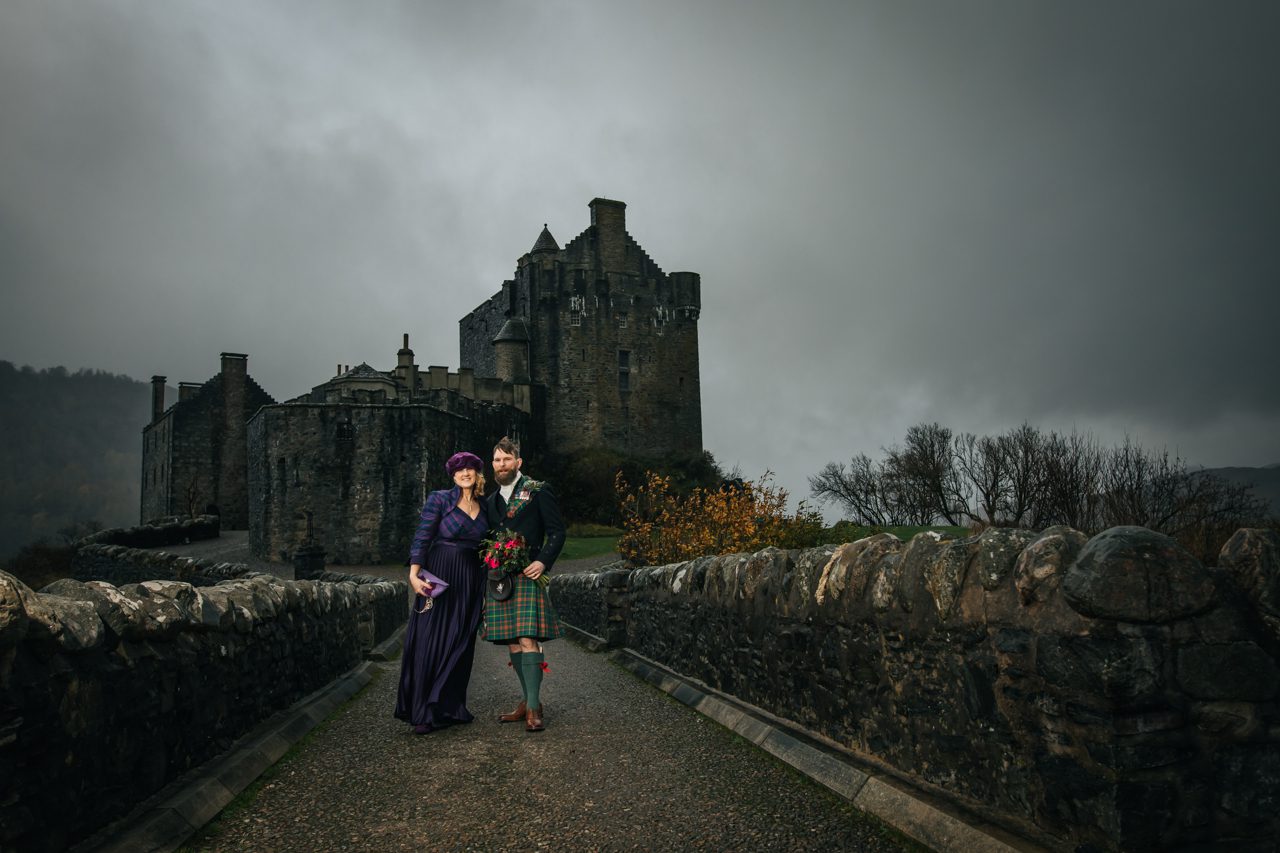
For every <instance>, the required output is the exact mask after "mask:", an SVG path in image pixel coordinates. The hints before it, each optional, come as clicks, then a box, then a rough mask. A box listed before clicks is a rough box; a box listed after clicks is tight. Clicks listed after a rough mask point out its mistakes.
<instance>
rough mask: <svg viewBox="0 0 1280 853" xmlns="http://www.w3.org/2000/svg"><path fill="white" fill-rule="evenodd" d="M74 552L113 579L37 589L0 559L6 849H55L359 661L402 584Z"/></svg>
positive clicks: (388, 627) (122, 550) (396, 611)
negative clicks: (291, 577)
mask: <svg viewBox="0 0 1280 853" xmlns="http://www.w3.org/2000/svg"><path fill="white" fill-rule="evenodd" d="M74 565H75V570H76V572H77V574H78V575H79V576H80V577H84V578H92V577H109V578H111V579H112V580H113V583H114V584H118V586H117V585H113V583H108V582H106V581H104V580H88V581H87V582H85V581H83V580H77V579H71V578H68V579H64V580H59V581H56V582H55V583H53V584H51V585H49V586H48V587H46V588H45V589H43V590H41V591H40V592H33V591H32V590H31V589H29V588H27V587H26V586H25V585H23V584H22V583H21V582H20V581H18V580H17V579H16V578H14V577H12V576H10V575H8V574H5V573H3V572H0V849H4V850H11V849H15V850H61V849H65V847H66V846H68V845H69V844H71V843H74V842H76V841H77V840H79V839H81V838H84V837H86V836H88V835H90V834H91V833H92V832H94V831H95V830H97V829H98V828H100V827H102V826H104V825H106V824H107V823H110V822H111V821H112V820H115V819H117V818H120V817H122V816H123V815H125V814H127V813H128V812H129V810H130V809H131V808H132V807H133V806H134V805H135V804H137V803H139V802H140V801H142V800H143V799H145V798H146V797H148V796H149V795H151V794H152V793H154V792H155V791H157V790H159V789H160V788H161V787H162V786H164V785H165V784H166V783H167V782H169V781H170V780H172V779H174V778H175V777H177V776H179V775H181V774H182V773H183V772H185V771H187V770H188V769H190V768H192V767H195V766H196V765H198V764H200V763H202V762H204V761H206V760H208V759H210V758H212V757H214V756H216V755H219V754H221V753H222V752H224V751H226V750H227V749H228V747H229V746H230V745H231V744H232V742H234V741H235V740H236V738H238V737H240V736H241V735H243V734H244V733H245V732H247V731H248V730H250V729H251V728H252V727H253V726H254V725H256V724H257V723H259V722H261V721H262V720H263V719H265V718H267V717H269V716H270V715H271V714H273V713H275V712H277V711H280V710H282V709H284V708H286V707H288V706H289V705H291V704H292V703H293V702H295V701H297V700H298V699H300V698H301V697H303V696H305V695H307V694H309V693H311V692H313V691H315V690H317V689H319V688H321V687H323V686H325V685H327V684H328V683H330V682H331V681H333V680H334V679H336V678H338V677H339V676H341V675H343V674H344V673H346V672H348V671H349V670H351V669H352V668H353V667H355V666H356V665H358V664H359V663H360V662H361V660H362V659H363V656H364V652H365V651H366V650H367V649H369V648H370V647H372V646H373V645H374V644H375V643H376V642H378V641H379V640H381V639H383V638H385V637H387V636H389V635H390V634H391V633H392V632H393V631H394V630H396V628H398V627H399V625H401V624H402V623H403V621H404V618H405V612H406V609H405V601H406V599H407V595H408V590H407V585H406V584H405V583H404V582H389V581H384V580H379V579H376V578H370V577H364V576H350V575H338V574H332V573H325V574H323V575H321V576H320V578H319V579H318V580H314V581H310V580H304V581H287V580H281V579H279V578H276V577H274V576H271V575H264V574H258V573H254V572H250V571H248V570H247V569H246V568H245V567H244V566H241V565H237V564H227V563H221V564H220V563H212V562H208V561H200V560H191V559H188V558H182V557H173V556H172V555H161V554H156V553H153V552H146V551H136V550H133V549H130V548H127V547H124V546H122V545H85V546H83V547H81V548H80V549H79V553H78V554H77V555H76V558H75V564H74ZM144 575H149V576H150V577H149V578H147V579H146V580H143V581H141V582H134V581H135V580H136V579H139V578H142V577H143V576H144ZM179 578H181V580H180V579H179ZM220 578H227V579H220Z"/></svg>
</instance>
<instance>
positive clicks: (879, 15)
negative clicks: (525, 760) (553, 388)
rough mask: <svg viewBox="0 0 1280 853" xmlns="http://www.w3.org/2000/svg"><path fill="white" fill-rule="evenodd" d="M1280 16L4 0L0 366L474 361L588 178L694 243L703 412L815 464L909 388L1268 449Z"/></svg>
mask: <svg viewBox="0 0 1280 853" xmlns="http://www.w3.org/2000/svg"><path fill="white" fill-rule="evenodd" d="M1277 36H1280V12H1277V11H1276V7H1275V6H1274V5H1273V4H1263V3H1256V4H1251V3H1244V2H1235V3H1228V4H1212V5H1211V4H1208V3H1198V4H1186V3H1167V2H1158V3H1157V2H1151V3H1127V4H1106V5H1100V4H1086V5H1082V4H1076V3H1067V2H1061V3H1047V2H1046V3H1034V4H1030V3H1021V2H1001V3H978V2H967V3H964V4H956V3H943V2H936V3H902V2H893V3H888V2H886V3H852V4H850V3H818V2H814V3H802V4H787V5H786V6H785V7H784V6H783V5H781V4H773V3H764V2H752V3H743V2H734V3H729V2H724V3H696V4H685V3H680V4H678V3H674V2H662V3H651V4H644V5H643V6H642V7H641V6H638V5H637V4H622V3H578V2H541V3H526V2H506V3H493V2H486V3H470V4H456V3H438V4H437V3H423V4H399V3H389V2H388V3H367V4H360V5H359V6H356V5H353V4H346V3H317V2H308V3H274V4H250V3H199V2H187V3H166V4H144V3H128V2H117V3H97V4H82V3H46V2H41V3H32V2H18V3H7V4H4V5H3V6H2V7H0V114H2V115H4V117H5V125H4V131H3V132H0V276H2V280H3V311H2V312H0V313H2V314H3V317H2V318H0V335H3V340H4V341H5V348H4V351H3V352H0V358H7V359H12V360H17V361H25V362H30V363H32V364H35V365H37V366H45V365H51V364H59V363H61V364H66V365H67V366H69V367H72V368H75V367H79V366H88V365H92V366H99V367H103V368H106V369H110V370H115V371H120V372H127V373H130V374H132V375H135V376H139V377H144V378H145V377H146V376H148V375H150V374H151V373H165V374H167V375H168V376H169V377H170V380H171V381H177V380H180V379H181V380H203V379H205V378H207V377H208V376H209V375H211V374H212V373H213V372H215V371H216V365H217V353H218V352H219V351H222V350H233V351H242V352H248V353H250V357H251V360H250V370H251V371H252V372H253V373H254V375H255V376H256V377H257V378H258V379H259V380H260V381H262V382H263V384H264V385H265V387H266V388H267V389H268V390H269V391H270V392H271V393H272V394H273V395H275V396H276V397H278V398H286V397H290V396H293V395H296V394H298V393H301V392H302V391H304V390H306V389H307V388H309V387H310V386H311V385H314V384H316V383H318V382H320V381H323V380H324V379H325V378H327V377H328V375H329V374H330V373H331V372H332V370H333V367H334V365H335V364H336V363H338V362H339V361H341V362H344V363H357V362H359V361H366V360H367V361H369V362H370V363H372V364H375V365H376V366H379V367H387V366H389V365H390V364H391V363H392V361H393V359H394V350H395V349H396V348H398V346H399V335H400V333H401V332H409V333H410V334H411V336H412V339H413V346H414V349H415V351H416V352H417V356H418V361H419V362H420V363H422V364H427V363H439V364H449V365H456V363H457V325H456V323H457V320H458V318H459V317H460V316H461V315H462V314H464V313H465V312H466V311H468V310H470V308H472V307H474V305H475V304H477V303H478V302H479V301H480V300H482V299H484V298H486V297H487V296H488V295H489V294H491V293H492V292H493V291H494V290H496V289H497V287H498V286H499V284H500V283H501V281H502V279H503V278H506V277H509V276H510V275H511V272H512V270H513V268H514V264H515V259H516V258H517V257H518V256H519V255H520V254H521V253H523V252H525V251H527V250H528V248H529V247H530V246H531V245H532V243H533V240H534V239H535V238H536V236H537V234H538V231H539V230H540V229H541V227H542V223H543V222H547V223H549V225H550V227H551V230H552V232H553V233H554V234H555V236H556V237H557V238H558V239H559V240H560V241H561V242H562V243H563V242H564V241H566V240H568V239H570V238H571V237H573V236H574V235H576V234H577V233H578V232H579V231H581V230H582V229H583V228H584V227H585V226H586V225H587V208H586V203H587V202H588V201H589V200H590V199H591V198H592V197H594V196H597V195H603V196H608V197H612V198H620V199H623V200H624V201H626V202H627V203H628V210H627V213H628V227H629V230H630V231H631V233H632V234H633V235H634V236H635V237H636V238H637V239H638V240H639V241H640V242H641V244H642V245H644V246H645V248H646V250H648V251H649V253H650V254H651V255H652V256H653V257H654V259H655V260H656V261H657V262H658V263H659V264H660V265H662V266H663V267H664V268H665V269H667V270H679V269H692V270H696V271H698V272H700V273H702V276H703V301H704V311H703V315H702V318H703V319H702V321H701V337H702V346H701V349H702V373H703V389H704V401H703V403H704V405H703V410H704V422H705V442H706V444H707V446H708V448H709V449H711V450H712V451H713V452H715V453H716V454H717V456H718V457H719V458H720V459H721V460H722V461H724V462H725V463H727V464H728V465H730V466H732V465H734V464H740V465H741V466H742V469H743V472H744V473H745V474H747V475H748V476H752V475H754V474H756V473H758V472H759V471H760V470H763V469H764V468H772V469H774V470H775V471H777V472H778V474H779V480H780V481H782V482H783V484H784V485H786V486H788V487H790V488H791V489H792V490H793V491H795V492H798V493H801V494H803V492H804V491H805V487H804V478H805V476H806V475H807V474H809V473H812V472H813V471H815V470H817V468H818V467H820V466H821V465H822V464H823V463H824V462H826V461H828V460H831V459H837V458H843V457H846V456H847V455H848V454H850V453H854V452H859V451H865V452H869V453H874V452H875V451H876V450H877V448H879V447H880V446H882V445H885V444H889V443H892V442H893V441H895V440H897V439H898V438H899V437H900V436H901V435H902V433H903V432H904V430H905V428H906V427H907V426H908V425H909V424H911V423H913V422H916V421H918V420H921V419H937V420H940V421H943V422H944V423H948V424H950V425H952V426H953V427H955V428H957V429H972V430H981V431H998V430H1003V429H1006V428H1008V427H1010V426H1013V425H1016V424H1017V423H1019V422H1021V421H1023V420H1031V421H1032V422H1034V423H1039V424H1041V425H1043V426H1046V427H1052V428H1066V429H1069V428H1071V427H1073V426H1075V427H1079V428H1085V429H1092V430H1096V431H1098V432H1100V433H1102V434H1104V435H1105V436H1108V437H1111V436H1119V435H1121V434H1123V433H1125V432H1128V433H1130V434H1133V435H1135V437H1137V438H1138V439H1139V440H1142V441H1144V442H1145V443H1153V444H1169V445H1170V446H1174V447H1177V448H1179V449H1180V450H1181V451H1182V452H1183V453H1184V455H1187V456H1188V457H1189V458H1192V460H1193V461H1198V462H1204V463H1206V464H1210V465H1215V464H1228V463H1234V464H1266V463H1269V462H1275V461H1280V446H1277V439H1276V438H1275V436H1276V435H1278V434H1280V393H1277V382H1276V380H1275V378H1274V370H1273V368H1272V367H1271V364H1272V362H1273V361H1274V357H1273V355H1272V350H1273V348H1274V347H1273V345H1272V344H1271V341H1272V340H1273V338H1274V332H1273V328H1274V323H1275V317H1276V315H1277V308H1280V296H1278V294H1280V288H1277V286H1276V285H1277V283H1280V261H1278V260H1277V258H1278V253H1277V251H1276V250H1275V248H1274V246H1273V243H1274V239H1273V235H1274V234H1275V233H1276V232H1277V230H1278V229H1277V226H1278V225H1280V211H1278V210H1277V206H1278V205H1280V166H1278V165H1277V158H1275V156H1274V154H1273V152H1274V151H1276V150H1280V123H1278V122H1280V118H1278V117H1277V113H1276V110H1275V109H1274V105H1275V104H1276V103H1277V102H1278V101H1280V99H1278V98H1277V95H1278V94H1280V92H1277V87H1278V85H1280V83H1278V82H1277V81H1280V73H1277V71H1278V69H1277V67H1276V66H1277V59H1276V58H1275V52H1274V51H1273V50H1272V46H1273V45H1274V44H1276V43H1277Z"/></svg>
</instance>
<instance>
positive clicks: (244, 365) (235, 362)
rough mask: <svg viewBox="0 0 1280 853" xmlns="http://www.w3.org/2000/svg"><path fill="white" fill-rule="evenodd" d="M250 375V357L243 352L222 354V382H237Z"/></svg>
mask: <svg viewBox="0 0 1280 853" xmlns="http://www.w3.org/2000/svg"><path fill="white" fill-rule="evenodd" d="M248 375H249V356H247V355H245V354H244V353H242V352H224V353H222V381H223V382H227V381H232V382H234V381H236V379H243V378H244V377H246V376H248Z"/></svg>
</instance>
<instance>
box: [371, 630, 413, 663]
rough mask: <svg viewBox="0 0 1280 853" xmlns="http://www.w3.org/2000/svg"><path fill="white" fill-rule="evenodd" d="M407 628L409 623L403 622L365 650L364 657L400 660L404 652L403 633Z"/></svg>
mask: <svg viewBox="0 0 1280 853" xmlns="http://www.w3.org/2000/svg"><path fill="white" fill-rule="evenodd" d="M407 630H409V623H408V622H405V623H404V624H403V625H401V626H400V627H399V628H397V629H396V630H395V631H393V632H392V633H391V636H390V637H387V638H386V639H385V640H383V641H382V642H381V643H378V645H376V646H374V647H373V648H371V649H369V651H367V652H365V653H364V659H365V660H377V661H391V660H400V657H401V655H403V654H404V634H405V631H407Z"/></svg>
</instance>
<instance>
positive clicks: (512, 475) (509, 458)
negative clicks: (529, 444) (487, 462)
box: [493, 450, 523, 486]
mask: <svg viewBox="0 0 1280 853" xmlns="http://www.w3.org/2000/svg"><path fill="white" fill-rule="evenodd" d="M522 461H523V460H522V459H520V457H518V456H513V455H511V454H510V453H506V452H504V451H502V450H495V451H493V479H495V480H497V481H498V485H499V486H509V485H511V484H512V483H514V482H515V481H516V477H518V476H520V463H521V462H522Z"/></svg>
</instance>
